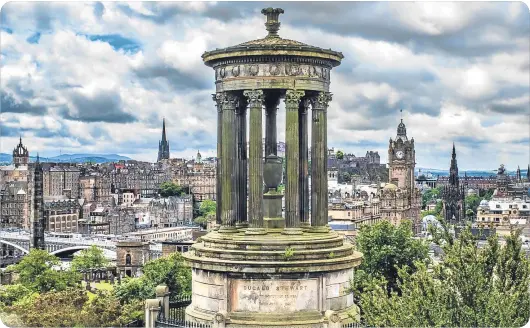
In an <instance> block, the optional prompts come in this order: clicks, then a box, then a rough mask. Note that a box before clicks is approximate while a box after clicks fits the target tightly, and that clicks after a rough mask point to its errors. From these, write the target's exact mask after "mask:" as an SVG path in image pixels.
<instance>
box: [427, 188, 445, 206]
mask: <svg viewBox="0 0 530 328" xmlns="http://www.w3.org/2000/svg"><path fill="white" fill-rule="evenodd" d="M441 193H442V187H436V188H431V189H428V190H426V191H425V192H424V193H423V194H422V204H423V205H422V206H423V208H425V207H426V206H427V202H429V201H430V200H431V199H434V200H436V199H438V198H440V195H441Z"/></svg>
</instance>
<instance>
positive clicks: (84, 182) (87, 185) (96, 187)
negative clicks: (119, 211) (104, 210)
mask: <svg viewBox="0 0 530 328" xmlns="http://www.w3.org/2000/svg"><path fill="white" fill-rule="evenodd" d="M79 197H80V198H83V199H85V200H86V201H87V202H97V203H102V204H107V205H108V204H110V203H111V199H112V194H111V177H110V174H109V173H107V172H103V173H100V172H92V173H91V174H90V175H87V176H81V177H80V178H79Z"/></svg>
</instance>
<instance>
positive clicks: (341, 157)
mask: <svg viewBox="0 0 530 328" xmlns="http://www.w3.org/2000/svg"><path fill="white" fill-rule="evenodd" d="M343 158H344V153H343V152H342V150H337V159H343Z"/></svg>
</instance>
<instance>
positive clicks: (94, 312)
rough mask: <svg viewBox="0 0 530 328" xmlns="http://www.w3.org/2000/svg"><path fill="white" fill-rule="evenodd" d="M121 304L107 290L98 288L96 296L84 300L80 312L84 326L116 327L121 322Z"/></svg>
mask: <svg viewBox="0 0 530 328" xmlns="http://www.w3.org/2000/svg"><path fill="white" fill-rule="evenodd" d="M121 314H122V306H121V304H120V301H119V300H118V298H117V297H116V296H115V295H113V294H112V293H111V292H109V291H101V290H98V291H97V292H96V296H95V297H93V298H92V299H91V300H89V301H88V302H86V303H85V304H84V306H83V310H82V312H81V315H80V317H81V319H82V323H83V326H85V327H105V326H106V327H108V326H111V327H116V326H119V325H120V324H125V323H127V322H121V320H120V316H121Z"/></svg>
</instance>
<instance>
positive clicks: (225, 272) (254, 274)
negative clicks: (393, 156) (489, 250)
mask: <svg viewBox="0 0 530 328" xmlns="http://www.w3.org/2000/svg"><path fill="white" fill-rule="evenodd" d="M262 13H263V14H265V15H266V16H267V22H266V23H265V26H266V29H267V31H268V35H267V36H266V37H265V38H263V39H259V40H254V41H249V42H245V43H242V44H240V45H237V46H234V47H229V48H225V49H219V50H214V51H210V52H206V53H205V54H203V60H204V62H205V64H206V65H208V66H210V67H213V69H214V70H215V85H216V90H217V93H216V94H215V95H214V97H213V98H214V100H215V101H216V104H217V113H218V116H217V117H218V125H217V135H218V142H217V157H218V163H217V165H218V172H219V174H218V175H217V179H218V180H217V186H218V194H217V216H216V223H217V225H218V226H219V229H216V230H215V231H212V232H210V233H208V234H207V235H205V236H203V237H201V238H200V240H199V241H197V243H195V244H194V245H193V246H192V247H191V250H190V252H188V253H185V255H184V256H185V257H186V259H187V260H188V262H189V263H190V265H191V267H192V270H193V271H192V275H193V277H192V279H193V286H192V293H193V295H192V304H191V305H190V306H189V307H188V308H187V310H186V317H187V319H188V320H191V321H197V322H211V321H223V322H225V325H226V327H234V328H235V327H276V328H279V327H297V326H298V327H319V328H320V327H325V326H326V325H327V324H328V318H331V317H332V318H333V321H334V322H337V321H339V320H342V321H347V320H351V316H358V308H357V306H356V305H355V304H354V302H353V294H352V293H351V292H350V291H349V287H350V279H351V278H352V277H353V268H354V267H355V266H357V265H359V264H360V261H361V258H362V254H360V253H359V252H355V251H354V249H353V246H352V245H351V244H349V243H347V242H345V241H344V239H343V237H342V236H340V235H339V234H337V233H336V232H334V231H332V230H330V229H329V227H328V226H327V222H328V215H327V201H328V200H327V108H328V103H329V102H330V101H331V94H330V93H329V83H330V71H331V69H332V68H333V67H335V66H338V65H339V64H340V61H341V60H342V58H343V56H342V54H341V53H339V52H335V51H332V50H325V49H321V48H318V47H313V46H310V45H307V44H304V43H301V42H298V41H293V40H287V39H282V38H281V37H280V36H279V35H278V30H279V27H280V22H279V15H280V14H282V13H283V10H282V9H279V8H276V9H273V8H266V9H263V10H262ZM280 99H284V101H285V109H286V112H285V115H286V131H285V132H286V133H285V135H286V158H285V161H286V181H285V187H286V188H285V194H284V195H282V194H281V193H280V192H278V189H277V187H278V185H279V184H280V183H281V180H282V166H283V163H282V159H281V158H279V157H277V149H276V145H277V136H276V135H277V132H276V116H277V108H278V104H279V101H280ZM263 110H264V111H265V117H266V121H265V131H266V133H265V155H266V157H265V158H263V153H264V151H263V144H262V128H263V122H262V115H263ZM309 112H310V113H311V120H309V118H308V116H309ZM247 113H248V116H249V132H250V133H249V135H250V140H249V148H248V154H247V147H246V144H247V140H246V135H247V133H246V126H247V124H246V122H247ZM309 122H311V124H312V129H311V130H312V133H311V149H312V152H311V162H312V167H311V177H312V179H311V183H312V188H311V189H312V191H311V212H310V211H309V205H310V203H309V199H310V198H309V171H308V162H309V157H308V147H309V136H308V124H309ZM247 172H248V190H247ZM264 185H265V187H264ZM283 196H285V216H282V197H283ZM247 197H248V208H247Z"/></svg>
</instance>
